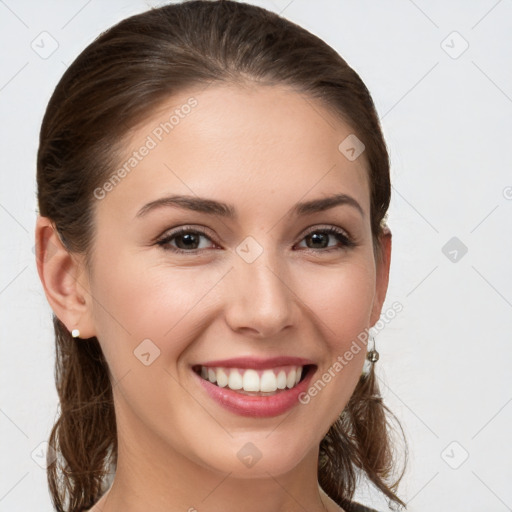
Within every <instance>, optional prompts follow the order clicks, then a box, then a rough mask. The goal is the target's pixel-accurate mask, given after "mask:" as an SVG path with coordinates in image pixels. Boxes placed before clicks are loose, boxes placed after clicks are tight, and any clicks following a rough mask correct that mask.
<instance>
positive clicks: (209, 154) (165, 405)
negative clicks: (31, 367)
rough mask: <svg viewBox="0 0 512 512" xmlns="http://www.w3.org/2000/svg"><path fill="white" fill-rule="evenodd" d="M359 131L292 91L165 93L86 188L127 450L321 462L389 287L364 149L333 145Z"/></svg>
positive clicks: (103, 322) (94, 282) (194, 457)
mask: <svg viewBox="0 0 512 512" xmlns="http://www.w3.org/2000/svg"><path fill="white" fill-rule="evenodd" d="M187 105H188V106H187ZM175 111H176V112H175ZM171 115H174V117H171ZM165 123H167V124H165ZM351 133H352V131H351V129H350V128H349V127H348V125H345V124H344V123H343V122H341V121H340V120H339V119H336V118H334V117H333V116H331V115H330V114H329V113H328V111H326V110H324V108H323V107H322V105H321V104H319V103H317V102H316V101H315V100H313V99H311V98H306V97H304V96H301V95H299V94H298V93H297V92H293V91H292V90H291V89H287V88H285V87H281V86H253V87H245V88H242V87H239V86H227V85H210V86H209V87H208V88H206V89H197V90H196V91H190V92H188V93H187V94H181V95H179V96H176V97H173V98H172V99H170V100H169V102H168V103H167V104H166V105H165V106H164V107H162V108H159V109H158V112H154V113H153V115H152V116H151V118H150V119H149V120H148V121H146V122H145V123H144V124H143V125H141V126H139V127H137V129H136V130H135V131H134V132H133V133H132V135H131V136H130V140H129V143H128V144H127V151H126V155H125V159H124V160H123V161H122V162H119V166H118V169H120V171H119V172H117V174H116V176H117V178H118V179H113V180H111V181H110V182H108V183H106V184H105V185H104V186H103V187H101V189H97V190H96V192H95V195H96V197H97V199H95V205H94V208H95V221H96V238H95V240H94V252H93V254H92V273H91V274H90V275H89V276H88V278H87V280H84V281H83V282H82V285H83V286H84V287H85V288H86V289H87V290H88V292H89V293H90V296H89V295H87V296H89V297H90V298H89V299H88V303H89V307H90V313H91V315H90V329H91V332H92V333H93V334H94V335H96V336H97V337H98V339H99V341H100V343H101V346H102V349H103V351H104V353H105V357H106V359H107V362H108V365H109V367H110V370H111V373H112V376H113V379H114V399H115V406H116V414H117V422H118V428H119V438H120V448H119V449H120V454H121V453H125V454H128V453H130V454H131V456H133V457H137V458H139V459H140V457H143V456H147V455H148V454H149V455H150V456H151V457H152V460H154V461H156V463H158V462H161V463H162V465H163V464H164V463H165V461H169V460H176V459H177V458H178V459H179V460H181V462H182V463H183V464H192V465H194V466H196V467H201V468H203V469H205V468H206V469H209V470H212V469H213V470H218V471H221V472H222V473H228V472H230V473H231V474H232V476H240V477H258V476H265V475H268V473H271V474H272V475H278V474H282V473H284V472H287V471H290V470H291V469H292V468H295V467H296V466H298V465H299V464H300V463H301V462H303V461H306V460H313V459H314V460H315V461H316V457H317V450H318V444H319V442H320V440H321V439H322V437H323V436H324V434H325V433H326V432H327V430H328V429H329V427H330V426H331V424H332V423H333V422H334V421H335V419H336V418H337V416H338V415H339V414H340V413H341V411H342V410H343V408H344V406H345V405H346V403H347V401H348V399H349V397H350V396H351V394H352V392H353V391H354V388H355V386H356V384H357V382H358V379H359V376H360V373H361V369H362V366H363V362H364V357H365V347H364V344H362V343H361V342H359V341H357V340H358V335H359V336H360V335H361V333H363V334H364V332H365V329H367V328H368V327H370V326H371V325H373V323H375V322H376V321H377V319H378V317H379V315H380V309H381V306H382V301H383V299H384V295H385V291H386V286H387V271H388V269H387V266H386V268H384V269H383V270H382V271H381V272H380V273H379V268H378V267H376V262H375V260H374V253H373V246H372V237H371V229H370V202H369V199H370V193H369V186H368V178H367V170H366V167H365V165H366V162H365V159H364V152H363V153H362V155H361V156H360V157H359V158H356V159H354V158H353V157H354V155H353V153H354V152H351V151H350V150H348V151H347V148H346V147H345V146H342V149H343V148H345V149H344V150H343V151H341V150H340V149H339V146H340V143H342V141H344V140H345V139H346V138H347V137H348V136H350V135H351ZM350 141H353V139H348V142H345V145H346V144H348V143H349V142H350ZM141 148H146V149H141ZM355 149H356V151H357V150H359V149H360V148H359V146H358V147H356V148H355ZM356 155H357V153H356ZM347 156H350V157H351V158H347ZM123 166H124V167H123ZM121 169H124V172H123V171H122V170H121ZM334 196H339V197H340V198H341V199H340V200H339V201H332V202H331V204H330V205H328V204H324V205H323V207H322V203H321V202H319V201H321V200H325V199H326V198H332V197H334ZM343 198H345V199H343ZM347 198H348V199H347ZM301 205H302V206H301ZM179 230H185V233H181V234H179V233H178V231H179ZM80 327H84V326H83V324H82V325H80ZM359 339H361V336H360V338H359ZM354 341H355V342H356V344H354ZM81 343H87V341H81ZM356 346H359V350H357V349H356V348H354V347H356ZM351 347H352V348H351ZM347 351H350V352H351V353H352V358H350V360H348V359H349V357H346V356H345V354H346V353H347ZM341 361H343V363H342V362H341ZM336 362H338V363H339V364H338V365H336V364H335V363H336ZM340 366H341V369H340ZM297 368H302V374H301V376H300V378H301V380H300V382H298V384H296V382H297V380H298V379H299V377H297V371H296V370H297ZM201 374H202V376H201ZM326 375H327V377H326ZM322 376H323V381H322V383H323V385H322V384H318V383H317V386H316V393H315V391H313V392H311V393H309V392H308V390H310V389H311V388H314V387H315V386H314V384H315V382H316V381H317V380H318V379H320V380H322ZM329 376H330V378H329ZM208 377H210V378H211V380H214V381H215V383H213V382H210V381H208V380H207V379H208ZM326 381H327V382H326ZM240 386H242V389H238V390H237V388H240ZM289 386H291V387H289ZM283 387H284V389H283ZM231 388H234V389H231ZM262 389H263V390H264V392H265V394H264V395H262V393H261V390H262ZM250 390H253V391H250ZM254 390H260V392H257V391H254ZM272 390H275V391H272ZM142 452H143V453H142ZM182 467H184V466H182Z"/></svg>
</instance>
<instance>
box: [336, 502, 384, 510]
mask: <svg viewBox="0 0 512 512" xmlns="http://www.w3.org/2000/svg"><path fill="white" fill-rule="evenodd" d="M344 508H345V510H346V511H347V512H379V511H378V510H375V509H374V508H369V507H365V506H364V505H361V504H360V503H356V502H355V501H353V502H352V503H351V504H350V507H349V508H346V507H344Z"/></svg>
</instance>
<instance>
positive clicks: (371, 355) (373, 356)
mask: <svg viewBox="0 0 512 512" xmlns="http://www.w3.org/2000/svg"><path fill="white" fill-rule="evenodd" d="M372 340H373V348H372V349H371V350H369V351H368V352H367V354H366V359H365V361H364V365H363V370H362V372H361V376H366V375H368V374H369V373H370V370H371V368H372V366H373V365H374V364H375V363H376V362H377V361H378V360H379V353H378V352H377V350H376V348H375V338H373V337H372Z"/></svg>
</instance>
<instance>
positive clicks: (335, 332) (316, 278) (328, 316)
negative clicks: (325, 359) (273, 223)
mask: <svg viewBox="0 0 512 512" xmlns="http://www.w3.org/2000/svg"><path fill="white" fill-rule="evenodd" d="M310 274H311V275H310V276H309V277H310V279H308V272H303V273H302V275H301V277H300V280H297V282H298V283H300V292H299V294H298V295H299V296H300V298H301V299H302V301H303V302H304V303H305V304H306V305H307V306H308V308H309V309H310V310H311V312H312V314H313V315H314V316H315V317H317V319H318V320H319V321H317V322H316V324H317V325H318V326H320V327H322V329H323V334H324V337H325V339H326V340H328V342H329V345H330V346H331V348H333V349H343V347H344V346H345V345H346V344H347V342H350V341H351V340H352V339H353V338H357V335H358V334H360V333H361V332H362V331H364V330H365V329H366V328H368V327H369V322H370V317H371V311H372V306H373V300H374V295H375V269H374V266H373V262H372V260H371V259H370V258H366V260H365V261H363V262H355V261H354V262H351V263H350V264H349V263H347V264H346V265H340V266H339V267H338V268H336V269H334V268H332V267H331V268H318V267H312V269H311V271H310Z"/></svg>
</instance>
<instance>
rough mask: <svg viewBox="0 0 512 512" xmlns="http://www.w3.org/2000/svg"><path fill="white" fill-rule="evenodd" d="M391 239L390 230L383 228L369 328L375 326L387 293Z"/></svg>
mask: <svg viewBox="0 0 512 512" xmlns="http://www.w3.org/2000/svg"><path fill="white" fill-rule="evenodd" d="M391 239H392V235H391V230H390V229H389V228H388V227H387V226H385V227H384V228H383V233H382V235H381V237H380V242H381V248H382V250H381V257H380V258H379V260H378V261H377V264H376V276H375V298H374V301H373V309H372V315H371V319H370V325H371V326H373V325H375V324H376V323H377V321H378V320H379V318H380V315H381V312H382V306H383V304H384V301H385V299H386V293H387V291H388V282H389V269H390V265H391V245H392V244H391Z"/></svg>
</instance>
